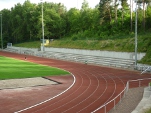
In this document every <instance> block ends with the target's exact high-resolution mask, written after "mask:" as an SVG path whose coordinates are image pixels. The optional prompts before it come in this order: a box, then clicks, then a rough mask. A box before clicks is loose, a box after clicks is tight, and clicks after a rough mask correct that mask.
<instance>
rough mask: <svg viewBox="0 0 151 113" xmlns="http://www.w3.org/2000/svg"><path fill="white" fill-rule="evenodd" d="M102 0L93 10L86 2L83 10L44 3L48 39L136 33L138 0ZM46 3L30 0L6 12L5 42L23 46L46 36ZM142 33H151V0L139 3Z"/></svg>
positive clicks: (139, 27) (3, 11) (139, 0)
mask: <svg viewBox="0 0 151 113" xmlns="http://www.w3.org/2000/svg"><path fill="white" fill-rule="evenodd" d="M130 3H131V4H128V0H100V2H99V3H98V5H96V7H95V8H90V7H89V4H88V2H87V1H86V0H83V3H82V7H81V9H76V8H71V9H69V10H67V8H66V7H65V6H64V5H63V4H61V3H51V2H44V3H43V6H44V29H45V31H44V33H45V35H44V37H45V38H46V39H61V38H65V37H68V38H70V39H72V40H77V39H80V40H82V39H98V40H101V39H106V38H107V37H108V36H111V35H115V34H116V35H117V34H132V33H134V31H135V9H134V7H135V4H134V3H135V1H132V0H130ZM41 6H42V3H39V4H33V3H31V2H30V0H26V1H25V2H24V3H23V4H20V3H18V4H16V5H15V6H14V7H12V8H11V9H3V10H1V11H0V14H2V15H3V23H2V25H3V42H4V43H7V42H11V43H20V42H25V41H34V40H40V39H41V37H42V30H41V28H42V25H41V20H42V14H41V10H42V9H41V8H42V7H41ZM138 31H139V32H140V31H141V32H149V31H150V32H151V0H138ZM119 38H122V37H119Z"/></svg>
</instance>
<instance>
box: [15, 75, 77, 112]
mask: <svg viewBox="0 0 151 113" xmlns="http://www.w3.org/2000/svg"><path fill="white" fill-rule="evenodd" d="M69 73H70V72H69ZM70 74H71V75H72V76H73V78H74V81H73V83H72V84H71V86H70V87H69V88H67V89H66V90H64V91H63V92H61V93H60V94H58V95H56V96H54V97H52V98H50V99H47V100H45V101H43V102H40V103H38V104H35V105H33V106H30V107H28V108H25V109H22V110H19V111H16V112H14V113H20V112H23V111H26V110H28V109H31V108H33V107H36V106H39V105H41V104H43V103H46V102H48V101H50V100H52V99H54V98H56V97H58V96H60V95H62V94H63V93H65V92H67V91H68V90H69V89H70V88H72V87H73V85H74V84H75V82H76V78H75V76H74V75H73V74H72V73H70Z"/></svg>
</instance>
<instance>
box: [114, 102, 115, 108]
mask: <svg viewBox="0 0 151 113" xmlns="http://www.w3.org/2000/svg"><path fill="white" fill-rule="evenodd" d="M114 109H115V100H114Z"/></svg>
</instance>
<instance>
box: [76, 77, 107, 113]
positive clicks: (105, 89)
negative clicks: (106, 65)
mask: <svg viewBox="0 0 151 113" xmlns="http://www.w3.org/2000/svg"><path fill="white" fill-rule="evenodd" d="M101 76H102V75H101ZM102 78H104V77H103V76H102ZM104 80H105V82H106V83H107V81H106V79H105V78H104ZM106 90H107V85H106V88H105V89H104V91H103V92H102V94H101V95H100V96H99V98H98V99H96V100H95V101H93V102H92V103H90V104H89V105H88V106H86V107H85V108H83V109H81V110H80V111H78V112H77V113H79V112H81V111H83V110H84V109H86V108H88V107H89V106H90V105H92V104H93V103H94V102H96V101H97V100H99V99H100V98H101V97H102V96H103V95H104V93H105V91H106Z"/></svg>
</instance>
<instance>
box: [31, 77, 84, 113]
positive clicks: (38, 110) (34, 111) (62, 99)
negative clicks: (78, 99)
mask: <svg viewBox="0 0 151 113" xmlns="http://www.w3.org/2000/svg"><path fill="white" fill-rule="evenodd" d="M82 84H83V78H82V83H81V85H80V87H79V88H78V89H76V90H75V91H74V92H73V93H75V92H77V91H78V90H79V89H80V88H81V86H82ZM73 93H71V94H70V95H68V96H67V97H65V98H63V99H60V100H59V101H57V102H54V103H53V104H50V105H48V106H45V107H43V108H41V109H38V110H36V111H34V112H33V113H35V112H39V111H41V110H43V109H45V108H47V107H50V106H52V105H54V104H56V103H58V102H60V101H62V100H64V99H66V98H68V97H69V96H71V95H72V94H73Z"/></svg>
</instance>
